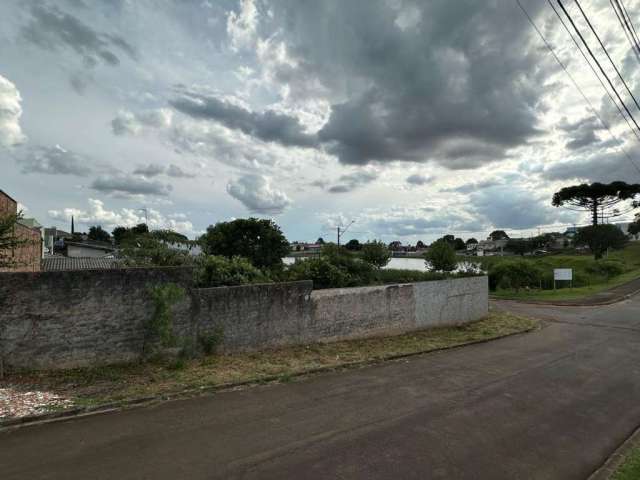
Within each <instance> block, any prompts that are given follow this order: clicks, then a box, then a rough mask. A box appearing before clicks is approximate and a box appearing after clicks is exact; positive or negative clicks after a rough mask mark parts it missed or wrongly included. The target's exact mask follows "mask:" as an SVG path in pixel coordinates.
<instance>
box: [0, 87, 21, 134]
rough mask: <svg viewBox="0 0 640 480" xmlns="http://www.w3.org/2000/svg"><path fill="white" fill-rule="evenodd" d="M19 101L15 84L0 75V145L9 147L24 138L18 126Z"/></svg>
mask: <svg viewBox="0 0 640 480" xmlns="http://www.w3.org/2000/svg"><path fill="white" fill-rule="evenodd" d="M21 102H22V97H21V96H20V92H19V91H18V89H17V88H16V86H15V85H14V84H13V83H12V82H10V81H9V80H8V79H6V78H5V77H3V76H2V75H0V146H3V147H10V146H13V145H16V144H19V143H22V142H24V141H25V140H26V137H25V136H24V134H23V133H22V129H21V128H20V116H21V115H22V106H21V105H20V103H21Z"/></svg>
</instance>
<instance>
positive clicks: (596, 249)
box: [575, 224, 628, 260]
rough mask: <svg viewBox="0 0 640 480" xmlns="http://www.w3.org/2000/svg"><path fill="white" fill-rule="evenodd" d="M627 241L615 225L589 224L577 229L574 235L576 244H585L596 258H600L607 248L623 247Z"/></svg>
mask: <svg viewBox="0 0 640 480" xmlns="http://www.w3.org/2000/svg"><path fill="white" fill-rule="evenodd" d="M627 241H628V238H627V236H626V235H625V234H624V233H622V230H620V229H619V228H618V227H616V226H615V225H611V224H604V225H591V226H589V227H583V228H581V229H580V230H578V233H577V235H576V237H575V243H576V244H577V245H587V246H588V247H589V249H590V250H591V251H592V252H593V255H594V257H595V259H596V260H598V259H600V258H602V256H603V255H604V253H605V252H606V251H607V250H608V249H609V248H613V249H620V248H623V247H624V246H625V245H626V243H627Z"/></svg>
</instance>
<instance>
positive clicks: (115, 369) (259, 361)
mask: <svg viewBox="0 0 640 480" xmlns="http://www.w3.org/2000/svg"><path fill="white" fill-rule="evenodd" d="M536 328H538V322H537V321H536V320H533V319H529V318H525V317H521V316H516V315H513V314H510V313H505V312H492V313H491V314H490V315H489V316H488V317H487V318H485V319H483V320H480V321H477V322H474V323H470V324H467V325H463V326H460V327H447V328H434V329H429V330H422V331H418V332H412V333H407V334H404V335H399V336H393V337H376V338H369V339H363V340H350V341H341V342H335V343H327V344H312V345H301V346H292V347H285V348H280V349H273V350H265V351H262V352H256V353H238V354H229V355H227V354H215V353H214V354H212V355H208V356H205V357H203V358H197V359H183V358H178V359H175V358H173V359H172V358H164V359H162V358H158V359H156V360H154V361H148V362H138V363H132V364H126V365H119V366H110V367H100V368H88V369H74V370H66V371H55V372H37V373H26V372H25V373H13V374H11V375H9V376H7V377H6V378H5V380H4V382H3V383H4V384H5V386H8V387H11V388H13V389H15V390H19V391H34V390H35V391H43V392H51V393H52V394H55V395H57V396H59V397H60V398H65V399H70V400H71V402H72V403H71V404H69V405H67V407H69V408H72V407H73V406H90V405H98V404H105V403H109V402H114V401H121V400H127V399H134V398H140V397H148V396H156V395H164V394H167V395H169V394H175V393H178V392H182V391H184V390H192V389H193V390H196V391H197V390H198V389H201V388H209V387H216V386H225V385H226V386H229V385H232V384H237V383H246V382H264V381H288V380H290V379H291V378H292V377H293V376H298V375H301V374H305V373H311V372H314V371H318V370H323V369H333V368H340V367H345V366H349V365H354V364H363V363H369V362H376V361H381V360H385V359H390V358H393V357H397V356H402V355H410V354H416V353H421V352H430V351H434V350H439V349H444V348H451V347H456V346H461V345H465V344H469V343H474V342H479V341H486V340H491V339H495V338H499V337H502V336H505V335H510V334H515V333H521V332H527V331H531V330H533V329H536Z"/></svg>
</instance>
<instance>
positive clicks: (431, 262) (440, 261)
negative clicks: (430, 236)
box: [425, 240, 458, 272]
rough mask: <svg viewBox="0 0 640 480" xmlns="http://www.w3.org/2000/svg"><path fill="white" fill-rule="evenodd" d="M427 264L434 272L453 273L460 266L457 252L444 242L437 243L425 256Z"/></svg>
mask: <svg viewBox="0 0 640 480" xmlns="http://www.w3.org/2000/svg"><path fill="white" fill-rule="evenodd" d="M425 259H426V260H427V262H426V264H427V266H428V267H430V268H431V270H433V271H438V272H452V271H453V270H455V269H456V267H457V266H458V261H457V259H456V251H455V250H454V249H453V247H452V246H451V245H450V244H449V243H448V242H445V241H443V240H440V241H437V242H435V243H434V244H433V245H431V247H430V248H429V251H428V252H427V253H426V254H425Z"/></svg>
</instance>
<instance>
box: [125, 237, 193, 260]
mask: <svg viewBox="0 0 640 480" xmlns="http://www.w3.org/2000/svg"><path fill="white" fill-rule="evenodd" d="M119 255H120V256H121V257H122V258H123V259H124V261H125V263H126V264H127V265H129V266H158V267H178V266H182V265H190V264H191V263H192V262H193V259H192V257H191V256H190V255H189V253H188V252H186V251H184V250H177V249H174V248H170V247H169V246H168V245H167V244H166V243H164V242H162V241H160V240H157V239H156V238H154V237H153V236H152V235H150V234H149V233H143V234H138V235H135V236H133V235H131V236H129V235H128V236H125V237H123V239H122V240H121V242H120V252H119Z"/></svg>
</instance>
